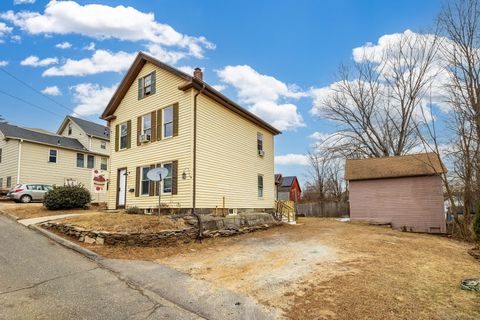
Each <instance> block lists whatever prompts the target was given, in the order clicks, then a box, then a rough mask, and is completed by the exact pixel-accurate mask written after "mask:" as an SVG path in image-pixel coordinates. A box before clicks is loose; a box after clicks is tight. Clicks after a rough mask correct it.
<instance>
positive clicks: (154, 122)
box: [150, 111, 157, 141]
mask: <svg viewBox="0 0 480 320" xmlns="http://www.w3.org/2000/svg"><path fill="white" fill-rule="evenodd" d="M150 119H151V120H152V129H151V131H152V139H151V140H150V141H157V113H156V112H155V111H152V112H151V113H150Z"/></svg>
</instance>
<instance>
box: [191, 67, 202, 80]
mask: <svg viewBox="0 0 480 320" xmlns="http://www.w3.org/2000/svg"><path fill="white" fill-rule="evenodd" d="M193 76H194V77H195V78H196V79H198V80H201V81H203V72H202V69H200V68H195V70H194V71H193Z"/></svg>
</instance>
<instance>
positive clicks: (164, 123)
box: [162, 106, 173, 139]
mask: <svg viewBox="0 0 480 320" xmlns="http://www.w3.org/2000/svg"><path fill="white" fill-rule="evenodd" d="M168 108H171V109H172V121H169V122H165V110H167V109H168ZM169 123H171V124H172V135H171V136H168V137H167V136H165V132H166V131H167V130H165V125H166V124H169ZM171 138H173V106H168V107H165V108H163V109H162V139H171Z"/></svg>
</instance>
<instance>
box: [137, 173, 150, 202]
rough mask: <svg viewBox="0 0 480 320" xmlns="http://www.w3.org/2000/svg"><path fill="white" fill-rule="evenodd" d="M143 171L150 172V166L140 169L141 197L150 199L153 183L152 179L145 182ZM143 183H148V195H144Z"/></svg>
mask: <svg viewBox="0 0 480 320" xmlns="http://www.w3.org/2000/svg"><path fill="white" fill-rule="evenodd" d="M143 169H148V170H150V166H143V167H141V169H140V193H139V194H140V197H149V196H150V184H151V183H152V181H150V179H147V180H143ZM143 181H148V190H147V193H146V194H143Z"/></svg>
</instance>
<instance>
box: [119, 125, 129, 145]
mask: <svg viewBox="0 0 480 320" xmlns="http://www.w3.org/2000/svg"><path fill="white" fill-rule="evenodd" d="M127 138H128V123H127V122H124V123H122V124H121V125H120V137H119V139H120V149H126V148H127Z"/></svg>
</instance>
